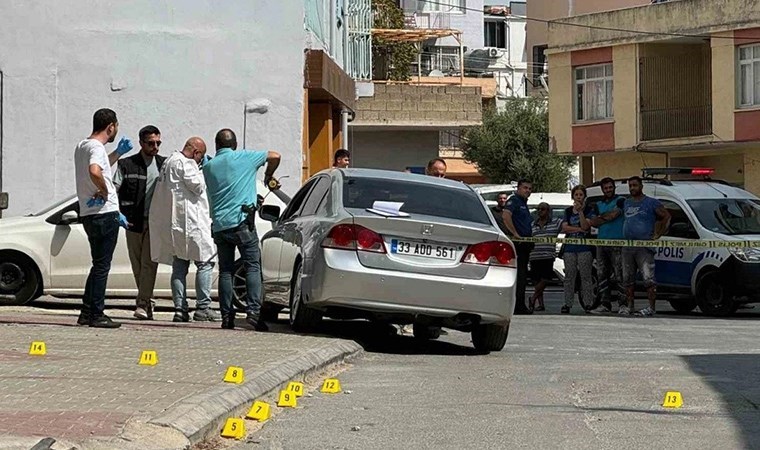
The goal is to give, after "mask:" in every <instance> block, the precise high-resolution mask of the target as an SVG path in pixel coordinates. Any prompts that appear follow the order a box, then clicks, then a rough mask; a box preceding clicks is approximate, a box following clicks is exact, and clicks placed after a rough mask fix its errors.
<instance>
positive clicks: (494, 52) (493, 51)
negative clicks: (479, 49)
mask: <svg viewBox="0 0 760 450" xmlns="http://www.w3.org/2000/svg"><path fill="white" fill-rule="evenodd" d="M500 53H501V52H500V51H499V49H498V48H489V49H488V57H489V58H498V57H499V54H500Z"/></svg>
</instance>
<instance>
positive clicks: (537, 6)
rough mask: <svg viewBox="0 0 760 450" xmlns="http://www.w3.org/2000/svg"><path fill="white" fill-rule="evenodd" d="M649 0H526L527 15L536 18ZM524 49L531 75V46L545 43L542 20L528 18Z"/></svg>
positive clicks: (618, 7) (545, 27) (563, 15)
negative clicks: (526, 53)
mask: <svg viewBox="0 0 760 450" xmlns="http://www.w3.org/2000/svg"><path fill="white" fill-rule="evenodd" d="M650 1H651V0H530V1H528V2H527V7H528V17H533V18H536V19H546V20H552V19H559V18H561V17H569V16H573V15H577V14H588V13H593V12H598V11H608V10H613V9H620V8H628V7H631V6H639V5H645V4H649V2H650ZM526 33H527V36H526V38H525V49H526V51H527V52H528V76H529V77H531V78H532V76H533V70H532V67H533V65H532V64H531V63H533V47H534V46H536V45H542V44H547V43H548V42H549V38H548V27H547V24H546V23H544V22H538V21H535V20H529V21H528V22H527V24H526Z"/></svg>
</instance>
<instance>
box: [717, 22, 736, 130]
mask: <svg viewBox="0 0 760 450" xmlns="http://www.w3.org/2000/svg"><path fill="white" fill-rule="evenodd" d="M718 35H719V36H729V37H730V36H733V33H732V32H728V33H719V34H718ZM711 46H712V115H713V117H712V119H713V123H712V125H713V134H714V135H715V136H717V137H718V139H719V140H724V141H733V140H734V108H735V106H736V87H735V86H736V81H735V80H736V62H735V57H736V53H735V49H734V41H733V39H721V38H718V39H712V40H711Z"/></svg>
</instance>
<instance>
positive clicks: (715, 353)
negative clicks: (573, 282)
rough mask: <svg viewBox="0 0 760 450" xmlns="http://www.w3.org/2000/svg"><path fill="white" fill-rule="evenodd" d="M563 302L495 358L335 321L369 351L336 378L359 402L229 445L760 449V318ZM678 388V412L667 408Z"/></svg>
mask: <svg viewBox="0 0 760 450" xmlns="http://www.w3.org/2000/svg"><path fill="white" fill-rule="evenodd" d="M639 303H640V304H641V305H642V306H643V302H639ZM560 305H561V303H560V294H559V292H557V291H555V292H553V293H551V294H550V300H549V302H548V305H547V306H548V307H549V310H550V311H549V312H547V313H542V314H536V315H533V316H527V317H526V316H520V317H516V318H515V320H514V322H513V325H512V329H511V331H510V336H509V340H508V343H507V347H506V348H505V349H504V350H503V351H502V352H497V353H491V354H490V355H485V356H484V355H477V354H475V352H474V351H473V350H472V347H471V343H470V339H469V335H466V334H463V333H458V332H451V333H450V334H449V335H447V336H443V337H441V339H440V340H438V341H435V342H423V343H420V342H417V341H415V340H414V339H413V338H412V337H409V336H395V337H388V336H383V335H382V334H378V333H376V332H373V331H371V329H370V327H369V326H368V325H367V324H363V323H344V324H335V323H332V324H330V329H331V330H332V332H333V333H334V334H336V335H339V336H343V337H345V338H349V339H356V340H358V341H359V342H361V343H362V344H363V346H364V347H365V350H366V352H365V355H364V356H362V357H361V358H359V359H358V360H355V361H354V362H353V364H352V366H351V367H350V368H349V369H348V370H347V371H345V372H343V373H342V374H341V375H340V376H339V378H340V380H341V382H342V384H343V389H344V390H350V391H351V393H350V394H346V393H343V394H338V395H326V394H321V393H319V392H314V393H313V396H312V397H304V398H302V399H300V402H299V408H297V409H294V410H290V409H288V410H283V411H279V412H278V414H277V415H276V416H275V417H273V418H272V419H271V420H270V421H268V422H267V423H266V424H264V426H263V427H262V428H261V429H260V430H259V431H255V432H253V433H251V434H250V435H249V436H248V438H247V440H246V441H243V442H239V443H232V442H230V441H226V444H225V446H232V447H234V448H236V449H238V450H242V449H247V450H252V449H274V448H287V449H290V448H293V449H312V448H313V449H344V448H345V449H349V448H350V449H355V448H359V449H364V448H536V449H546V448H605V449H606V448H610V449H612V448H615V449H629V448H683V449H687V448H688V449H693V448H711V449H712V448H721V449H726V448H760V410H758V408H759V407H760V327H758V322H760V314H758V313H755V312H754V311H750V312H746V313H744V314H742V315H741V316H740V317H739V318H735V319H713V318H706V317H702V316H701V315H700V314H698V313H695V314H691V315H688V316H683V315H676V314H675V313H672V312H670V313H668V312H666V311H664V310H665V309H666V308H665V307H663V308H661V309H663V312H662V313H661V314H659V315H658V317H655V318H633V317H630V318H623V317H617V316H603V317H602V316H592V315H586V314H583V313H581V312H580V311H579V310H578V308H577V307H576V308H574V309H575V311H574V314H571V315H559V314H557V312H558V311H559V307H560ZM669 390H677V391H680V392H681V393H682V395H683V398H684V406H683V407H682V408H680V409H670V410H668V409H665V408H663V407H662V406H661V404H662V401H663V398H664V395H665V393H666V391H669Z"/></svg>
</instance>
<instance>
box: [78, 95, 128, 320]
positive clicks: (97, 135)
mask: <svg viewBox="0 0 760 450" xmlns="http://www.w3.org/2000/svg"><path fill="white" fill-rule="evenodd" d="M118 132H119V122H118V120H117V119H116V113H115V112H113V111H112V110H110V109H107V108H103V109H99V110H97V111H95V114H94V115H93V117H92V134H91V135H90V137H89V138H87V139H85V140H83V141H82V142H80V143H79V145H77V148H76V150H74V173H75V176H76V186H77V198H78V200H79V218H80V220H81V222H82V225H83V226H84V231H85V233H87V240H88V241H89V243H90V255H91V256H92V268H91V269H90V274H89V275H88V276H87V282H86V284H85V288H84V295H83V296H82V311H81V313H80V314H79V319H78V320H77V323H78V324H79V325H89V326H91V327H96V328H118V327H120V326H121V324H120V323H116V322H113V321H112V320H111V319H110V318H109V317H108V316H106V315H105V314H104V312H103V311H104V309H105V294H106V284H107V283H108V272H110V270H111V260H112V259H113V252H114V249H115V248H116V240H117V239H118V237H119V226H122V227H124V228H127V227H128V226H129V224H128V223H127V220H126V218H125V217H124V216H123V215H122V214H121V213H120V212H119V202H118V198H117V196H116V189H115V188H114V185H113V179H112V175H111V166H112V165H113V164H114V163H115V162H116V160H117V159H119V157H120V156H121V155H123V154H125V153H127V152H128V151H129V150H131V149H132V143H131V142H130V141H129V139H127V138H122V139H121V140H120V141H119V144H118V146H117V148H116V151H115V152H113V153H111V155H110V156H109V155H108V154H107V153H106V148H105V144H107V143H110V142H113V141H114V139H115V138H116V134H117V133H118Z"/></svg>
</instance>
